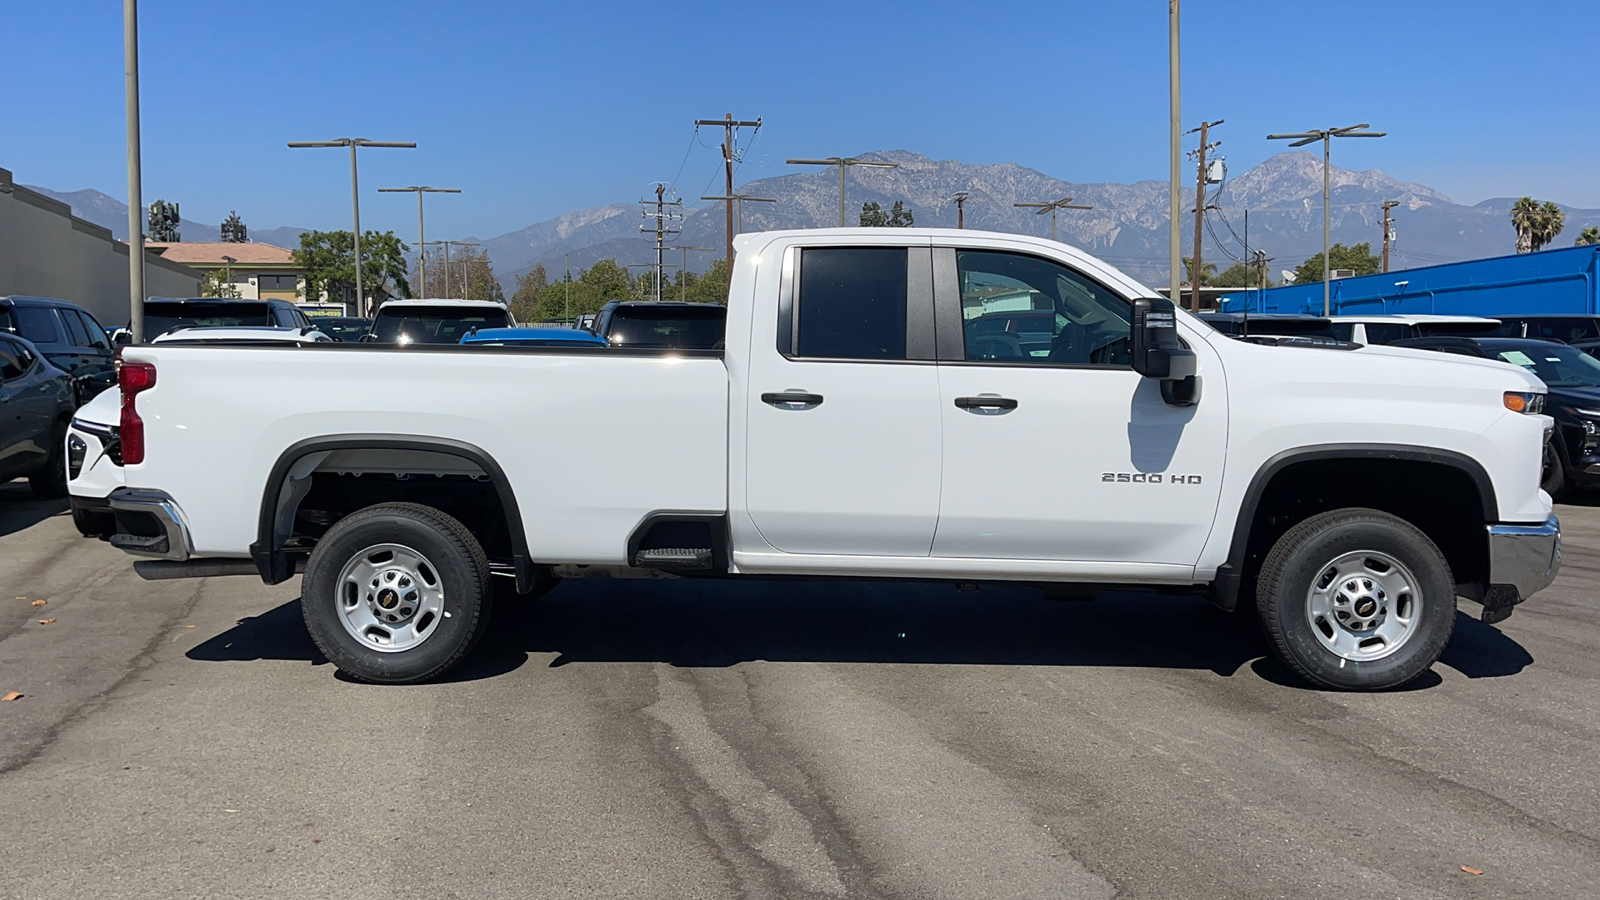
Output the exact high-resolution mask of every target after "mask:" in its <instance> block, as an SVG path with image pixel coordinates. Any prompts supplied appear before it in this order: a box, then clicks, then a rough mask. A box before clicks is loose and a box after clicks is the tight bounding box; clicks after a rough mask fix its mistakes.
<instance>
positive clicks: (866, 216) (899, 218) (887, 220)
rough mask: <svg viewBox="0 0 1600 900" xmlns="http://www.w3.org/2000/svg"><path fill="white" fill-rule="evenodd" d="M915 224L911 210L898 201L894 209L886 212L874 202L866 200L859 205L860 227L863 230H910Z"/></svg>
mask: <svg viewBox="0 0 1600 900" xmlns="http://www.w3.org/2000/svg"><path fill="white" fill-rule="evenodd" d="M913 224H915V220H914V217H913V216H912V215H911V210H909V209H906V208H905V204H904V203H902V202H901V201H899V200H896V201H895V202H894V207H893V208H891V209H890V210H889V211H888V212H884V211H883V207H882V206H880V205H878V203H877V201H875V200H868V201H867V202H866V203H863V204H861V225H862V227H864V228H910V227H911V226H912V225H913Z"/></svg>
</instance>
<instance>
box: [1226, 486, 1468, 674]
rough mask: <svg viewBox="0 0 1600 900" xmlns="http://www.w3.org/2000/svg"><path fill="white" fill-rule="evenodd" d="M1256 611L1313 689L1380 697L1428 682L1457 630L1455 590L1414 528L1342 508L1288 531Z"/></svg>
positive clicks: (1264, 575)
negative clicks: (1420, 679)
mask: <svg viewBox="0 0 1600 900" xmlns="http://www.w3.org/2000/svg"><path fill="white" fill-rule="evenodd" d="M1256 606H1257V609H1258V611H1259V613H1260V616H1261V624H1262V628H1263V630H1264V631H1265V632H1266V636H1267V640H1268V641H1269V642H1270V643H1271V644H1272V648H1273V650H1274V651H1275V653H1276V654H1277V656H1278V658H1279V659H1281V660H1283V662H1284V664H1286V665H1287V666H1289V668H1291V669H1293V670H1294V671H1295V672H1296V673H1298V674H1299V675H1300V676H1301V677H1302V678H1305V679H1306V680H1307V681H1310V682H1311V683H1313V684H1316V685H1319V686H1322V687H1329V688H1335V689H1339V690H1362V691H1370V690H1383V689H1385V688H1393V687H1399V686H1400V685H1403V684H1405V683H1406V682H1408V681H1411V680H1412V679H1413V678H1416V677H1417V676H1418V675H1421V674H1422V673H1423V672H1424V671H1426V670H1427V669H1428V667H1429V666H1431V665H1433V664H1434V662H1435V661H1437V660H1438V658H1439V655H1440V654H1441V653H1443V652H1444V648H1445V645H1446V644H1447V643H1449V641H1450V633H1451V631H1452V630H1453V629H1454V627H1455V611H1456V602H1455V582H1454V580H1453V578H1452V577H1451V574H1450V566H1449V564H1448V563H1447V562H1446V561H1445V558H1444V555H1443V554H1441V553H1440V552H1439V548H1438V547H1436V546H1434V543H1433V541H1431V540H1429V539H1428V536H1427V535H1425V534H1423V533H1422V532H1421V531H1419V530H1417V528H1416V527H1415V526H1413V525H1411V524H1410V523H1409V522H1406V521H1404V520H1403V519H1399V518H1397V517H1395V516H1392V515H1389V514H1388V513H1384V512H1379V511H1377V510H1372V509H1342V510H1335V511H1333V512H1327V513H1322V514H1321V515H1317V516H1313V517H1311V518H1309V519H1307V520H1305V521H1304V522H1301V523H1300V524H1298V525H1296V526H1295V527H1293V528H1291V529H1289V531H1288V532H1287V533H1285V534H1284V536H1283V537H1282V538H1280V539H1279V540H1278V542H1277V543H1276V544H1274V545H1273V547H1272V550H1271V551H1270V552H1269V553H1268V554H1267V557H1266V559H1265V560H1264V561H1263V563H1262V566H1261V575H1260V579H1259V583H1258V585H1257V591H1256Z"/></svg>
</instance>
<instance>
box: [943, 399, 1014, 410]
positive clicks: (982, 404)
mask: <svg viewBox="0 0 1600 900" xmlns="http://www.w3.org/2000/svg"><path fill="white" fill-rule="evenodd" d="M1016 408H1017V401H1015V400H1012V399H1011V398H1010V397H957V398H956V409H1016Z"/></svg>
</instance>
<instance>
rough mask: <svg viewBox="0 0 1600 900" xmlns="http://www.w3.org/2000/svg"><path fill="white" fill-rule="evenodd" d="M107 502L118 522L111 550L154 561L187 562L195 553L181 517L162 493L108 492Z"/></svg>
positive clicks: (176, 505) (120, 490) (127, 489)
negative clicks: (176, 560)
mask: <svg viewBox="0 0 1600 900" xmlns="http://www.w3.org/2000/svg"><path fill="white" fill-rule="evenodd" d="M110 502H111V512H112V514H113V515H115V516H116V518H117V533H116V534H114V535H112V536H111V546H113V547H116V548H117V549H118V550H121V551H123V552H125V553H132V554H133V555H135V556H149V557H154V558H156V559H188V558H189V557H190V556H191V555H192V554H193V553H194V542H193V541H192V540H191V539H190V538H189V526H188V525H187V524H186V523H185V522H184V520H183V513H182V512H181V511H179V509H178V504H177V503H176V502H175V501H174V500H173V499H172V498H171V497H169V496H167V494H165V493H164V492H162V491H151V490H143V489H139V488H126V487H123V488H117V489H116V490H114V491H112V492H111V497H110Z"/></svg>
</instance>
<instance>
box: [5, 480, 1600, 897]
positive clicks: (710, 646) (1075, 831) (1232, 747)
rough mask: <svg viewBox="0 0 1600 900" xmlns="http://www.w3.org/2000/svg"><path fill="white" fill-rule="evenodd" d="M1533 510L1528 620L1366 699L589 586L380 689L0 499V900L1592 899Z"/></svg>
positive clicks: (220, 591)
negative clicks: (448, 664) (1534, 582)
mask: <svg viewBox="0 0 1600 900" xmlns="http://www.w3.org/2000/svg"><path fill="white" fill-rule="evenodd" d="M1559 513H1560V515H1561V517H1562V521H1563V523H1564V526H1565V530H1566V535H1567V538H1566V553H1565V560H1566V561H1565V567H1564V569H1563V572H1562V576H1561V578H1560V580H1558V581H1557V582H1556V584H1555V586H1554V587H1552V588H1551V589H1549V590H1548V591H1547V592H1545V593H1543V594H1541V595H1539V596H1538V597H1536V598H1534V599H1533V600H1532V601H1530V602H1529V603H1528V604H1526V605H1525V606H1524V607H1523V608H1522V609H1521V610H1519V611H1518V612H1517V614H1516V615H1514V616H1513V617H1512V618H1511V619H1510V620H1508V621H1507V622H1504V623H1502V624H1501V625H1500V626H1498V627H1489V626H1485V625H1482V624H1480V623H1478V622H1477V621H1476V620H1475V619H1474V618H1472V616H1473V615H1475V614H1476V611H1477V610H1476V608H1475V607H1472V606H1471V605H1470V604H1466V603H1463V604H1462V611H1461V612H1460V613H1458V621H1457V626H1456V634H1455V639H1454V641H1453V643H1452V644H1451V646H1450V648H1449V649H1448V651H1447V652H1446V654H1445V656H1444V659H1443V661H1442V662H1441V663H1440V664H1439V665H1437V666H1435V667H1434V670H1433V672H1432V673H1431V674H1430V675H1428V676H1426V677H1425V678H1424V679H1422V680H1421V681H1420V682H1419V683H1417V684H1416V685H1414V686H1413V687H1412V688H1411V689H1408V690H1405V691H1401V692H1396V693H1389V694H1380V695H1343V694H1333V693H1325V692H1319V691H1314V690H1309V689H1306V688H1304V687H1301V686H1299V685H1298V684H1297V683H1295V682H1294V681H1292V679H1291V678H1290V677H1289V676H1288V674H1287V673H1286V672H1285V671H1284V670H1282V669H1281V668H1280V667H1279V666H1277V665H1276V664H1275V663H1272V662H1271V661H1269V660H1267V659H1265V656H1266V649H1265V646H1264V645H1263V643H1262V642H1261V640H1260V639H1259V638H1258V637H1257V636H1256V635H1255V633H1254V631H1253V630H1251V629H1249V628H1245V627H1240V625H1239V623H1238V622H1237V620H1235V619H1232V618H1230V617H1228V616H1225V615H1223V614H1221V613H1218V612H1215V611H1214V610H1212V609H1211V608H1210V607H1209V606H1207V605H1206V604H1205V603H1204V602H1203V601H1200V600H1196V599H1192V598H1184V597H1165V596H1154V595H1149V596H1146V595H1133V594H1128V595H1114V596H1113V595H1107V596H1103V597H1102V598H1101V599H1099V600H1097V601H1093V602H1081V601H1079V602H1075V601H1052V600H1045V599H1043V598H1042V597H1041V596H1040V595H1039V592H1037V591H1035V590H1029V589H1024V588H988V587H986V588H984V589H982V590H979V591H959V590H957V589H955V588H954V587H946V586H927V585H914V584H890V585H867V584H860V583H834V582H810V583H801V584H768V583H754V584H749V583H714V582H692V581H604V580H581V581H569V582H566V583H564V584H562V585H561V586H560V587H558V588H557V589H556V590H555V591H554V592H552V593H551V594H550V595H549V596H548V597H546V598H544V599H543V600H540V601H538V602H536V603H532V604H522V605H519V606H515V607H510V608H507V609H505V610H503V611H502V614H501V619H500V624H499V627H498V628H497V630H496V633H495V635H494V636H493V640H492V643H491V645H490V646H487V647H485V648H483V649H481V650H480V651H479V653H478V655H477V656H476V657H475V658H474V659H473V660H472V661H471V662H470V664H469V665H467V666H466V667H464V668H463V669H461V670H458V671H457V672H456V673H454V677H453V678H452V680H450V681H448V682H446V683H441V684H432V685H425V686H416V687H401V688H396V687H372V686H367V685H361V684H354V683H351V682H348V681H346V680H343V679H341V678H340V677H339V676H338V675H337V674H336V673H335V671H334V670H333V668H332V667H331V666H329V665H328V664H327V663H326V662H325V661H324V660H322V658H321V657H320V656H319V655H318V653H317V652H316V650H315V649H314V647H313V646H312V645H311V643H310V641H309V639H308V638H307V637H306V635H305V632H304V629H303V627H302V625H301V622H300V613H299V605H298V603H299V601H298V599H297V586H298V580H296V581H294V582H291V583H289V584H284V585H279V586H277V587H265V586H263V585H261V584H260V583H259V582H258V581H256V580H255V579H251V578H220V579H208V580H191V581H168V582H144V581H141V580H139V579H138V578H137V577H136V576H135V575H134V574H133V571H132V568H131V566H130V564H129V558H128V557H126V556H124V555H123V554H121V553H119V552H117V551H114V550H112V549H111V548H110V547H109V546H107V545H105V544H103V543H101V542H98V541H95V540H88V539H83V538H80V537H78V536H77V534H76V532H75V531H74V530H73V527H72V523H71V520H70V518H69V517H68V516H66V515H65V505H64V503H61V502H40V501H35V500H32V499H31V497H30V495H29V494H28V493H27V489H26V485H24V484H21V483H13V484H9V485H3V486H0V694H5V693H6V692H8V691H17V692H20V693H22V694H23V697H22V698H21V699H18V700H14V701H10V702H5V703H0V846H3V847H4V848H5V860H4V863H3V865H0V896H3V897H7V898H12V897H14V898H28V900H35V898H57V897H60V898H82V897H92V896H106V897H207V898H224V897H271V898H297V897H317V898H324V897H338V898H346V900H355V898H368V897H371V898H393V897H419V898H421V897H427V898H452V897H454V898H489V897H519V898H520V897H530V898H543V897H575V898H576V897H583V898H593V897H639V898H698V897H706V898H713V897H715V898H721V897H785V898H788V897H883V898H1009V897H1016V898H1050V897H1072V898H1080V897H1082V898H1091V897H1092V898H1106V897H1149V898H1191V897H1192V898H1218V897H1293V898H1296V900H1308V898H1322V897H1327V898H1351V897H1400V898H1423V897H1451V898H1454V897H1485V898H1487V897H1539V898H1553V897H1581V896H1594V895H1595V894H1596V893H1597V892H1600V888H1597V887H1596V886H1597V885H1600V653H1597V652H1596V648H1600V605H1597V603H1596V598H1595V591H1594V587H1593V586H1594V578H1595V574H1596V568H1597V566H1600V508H1591V507H1587V506H1564V507H1562V508H1561V509H1560V510H1559ZM38 600H43V601H45V603H44V605H42V606H34V605H32V604H33V603H34V601H38ZM41 620H49V624H40V622H41ZM1468 870H1471V871H1468ZM1476 873H1481V874H1476Z"/></svg>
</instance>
